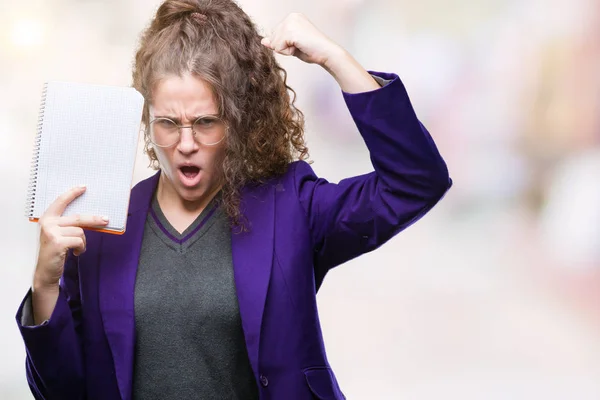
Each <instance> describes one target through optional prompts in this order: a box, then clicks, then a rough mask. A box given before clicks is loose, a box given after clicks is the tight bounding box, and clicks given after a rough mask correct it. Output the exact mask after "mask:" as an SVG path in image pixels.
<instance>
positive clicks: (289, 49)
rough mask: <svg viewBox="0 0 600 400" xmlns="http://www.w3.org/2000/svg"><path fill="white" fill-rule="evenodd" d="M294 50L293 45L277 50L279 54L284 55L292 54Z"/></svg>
mask: <svg viewBox="0 0 600 400" xmlns="http://www.w3.org/2000/svg"><path fill="white" fill-rule="evenodd" d="M295 52H296V47H294V46H289V47H286V48H284V49H283V50H280V51H278V53H279V54H281V55H284V56H293V55H294V53H295Z"/></svg>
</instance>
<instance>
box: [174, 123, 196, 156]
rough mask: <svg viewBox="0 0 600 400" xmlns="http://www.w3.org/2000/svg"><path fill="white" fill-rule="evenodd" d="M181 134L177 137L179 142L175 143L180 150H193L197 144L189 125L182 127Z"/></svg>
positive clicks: (187, 151) (185, 152) (188, 151)
mask: <svg viewBox="0 0 600 400" xmlns="http://www.w3.org/2000/svg"><path fill="white" fill-rule="evenodd" d="M180 129H181V131H180V132H181V134H180V135H181V136H180V137H179V144H178V145H177V147H178V149H179V151H180V152H182V153H184V154H189V153H192V152H194V151H195V150H196V149H197V147H198V144H197V143H196V139H195V138H194V136H195V133H194V131H193V130H192V127H191V126H186V127H182V128H180Z"/></svg>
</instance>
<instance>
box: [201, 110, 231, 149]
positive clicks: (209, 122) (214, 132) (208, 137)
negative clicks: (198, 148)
mask: <svg viewBox="0 0 600 400" xmlns="http://www.w3.org/2000/svg"><path fill="white" fill-rule="evenodd" d="M194 132H195V134H196V140H198V141H199V142H200V143H202V144H205V145H211V144H216V143H219V142H220V141H221V139H223V137H224V136H225V124H224V123H223V121H222V120H221V119H220V118H219V117H216V116H213V115H207V116H204V117H200V118H198V119H197V120H196V122H194Z"/></svg>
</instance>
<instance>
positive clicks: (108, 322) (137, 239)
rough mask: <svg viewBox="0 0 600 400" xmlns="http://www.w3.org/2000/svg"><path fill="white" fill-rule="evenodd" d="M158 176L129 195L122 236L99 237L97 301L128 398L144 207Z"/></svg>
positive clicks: (147, 204)
mask: <svg viewBox="0 0 600 400" xmlns="http://www.w3.org/2000/svg"><path fill="white" fill-rule="evenodd" d="M159 175H160V172H158V173H156V174H155V175H154V176H152V177H151V178H149V179H146V180H144V181H142V182H140V183H139V184H138V185H137V186H136V187H135V188H134V189H133V191H132V193H131V199H130V202H129V214H128V218H127V228H126V230H125V233H124V234H123V235H120V236H117V235H107V234H105V235H103V239H102V248H101V253H100V254H101V260H100V265H99V268H100V270H99V301H100V313H101V315H102V322H103V324H104V330H105V332H106V337H107V339H108V344H109V346H110V349H111V352H112V355H113V361H114V365H115V373H116V378H117V384H118V385H119V391H120V393H121V398H122V399H123V400H128V399H130V398H131V387H132V377H133V361H134V360H133V354H134V349H135V318H134V298H133V296H134V289H135V278H136V273H137V266H138V262H139V257H140V249H141V245H142V238H143V234H144V225H145V221H146V215H147V213H148V207H149V205H150V200H151V198H152V194H153V193H154V189H155V188H156V185H157V183H158V177H159Z"/></svg>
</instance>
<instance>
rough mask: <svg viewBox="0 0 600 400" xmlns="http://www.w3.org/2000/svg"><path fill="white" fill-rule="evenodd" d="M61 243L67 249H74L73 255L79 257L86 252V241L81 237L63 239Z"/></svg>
mask: <svg viewBox="0 0 600 400" xmlns="http://www.w3.org/2000/svg"><path fill="white" fill-rule="evenodd" d="M61 243H62V244H63V245H64V246H65V248H67V249H72V250H73V254H74V255H76V256H78V255H81V254H83V253H84V252H85V240H84V239H82V238H80V237H71V236H67V237H63V238H62V240H61Z"/></svg>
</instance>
